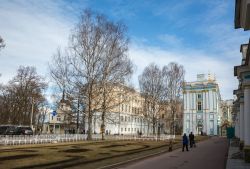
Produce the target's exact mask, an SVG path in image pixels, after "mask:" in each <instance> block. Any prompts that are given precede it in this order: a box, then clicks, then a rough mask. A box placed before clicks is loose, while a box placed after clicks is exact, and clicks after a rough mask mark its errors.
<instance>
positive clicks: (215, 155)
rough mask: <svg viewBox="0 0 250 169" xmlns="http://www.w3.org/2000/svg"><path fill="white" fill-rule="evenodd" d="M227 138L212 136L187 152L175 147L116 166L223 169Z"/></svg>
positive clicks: (125, 167)
mask: <svg viewBox="0 0 250 169" xmlns="http://www.w3.org/2000/svg"><path fill="white" fill-rule="evenodd" d="M227 150H228V145H227V140H226V138H222V137H213V138H211V139H209V140H206V141H204V142H200V143H198V144H197V147H196V148H192V149H190V151H189V152H186V151H185V152H182V151H181V149H177V150H175V151H173V152H170V153H165V154H162V155H159V156H156V157H152V158H149V159H145V160H141V161H138V162H134V163H130V164H127V165H124V166H120V167H116V168H119V169H152V168H154V169H177V168H178V169H194V168H197V169H225V165H226V163H225V161H226V158H227Z"/></svg>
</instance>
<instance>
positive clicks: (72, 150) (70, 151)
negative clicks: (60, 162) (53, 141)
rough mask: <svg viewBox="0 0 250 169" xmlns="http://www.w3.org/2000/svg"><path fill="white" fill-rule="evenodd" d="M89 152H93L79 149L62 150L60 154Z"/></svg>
mask: <svg viewBox="0 0 250 169" xmlns="http://www.w3.org/2000/svg"><path fill="white" fill-rule="evenodd" d="M87 151H92V150H90V149H84V148H79V149H67V150H61V151H58V152H64V153H82V152H87Z"/></svg>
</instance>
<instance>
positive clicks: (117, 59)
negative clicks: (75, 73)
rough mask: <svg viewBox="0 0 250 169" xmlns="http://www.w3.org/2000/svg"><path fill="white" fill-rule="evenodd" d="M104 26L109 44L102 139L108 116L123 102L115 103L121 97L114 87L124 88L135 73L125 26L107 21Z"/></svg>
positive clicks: (104, 65) (104, 63)
mask: <svg viewBox="0 0 250 169" xmlns="http://www.w3.org/2000/svg"><path fill="white" fill-rule="evenodd" d="M104 26H105V28H104V29H105V31H106V33H105V34H104V36H105V39H107V44H106V47H105V49H104V52H103V55H102V57H101V60H102V75H101V79H100V80H101V81H100V84H101V86H100V87H101V93H102V96H101V98H102V108H101V111H102V125H101V126H102V129H101V131H102V139H104V131H105V120H106V114H107V113H109V112H110V111H111V110H112V109H113V108H114V107H115V106H117V105H119V104H121V102H122V100H119V101H118V102H117V100H116V101H115V99H116V98H117V97H119V96H118V95H117V93H115V91H114V87H118V86H119V87H122V85H123V84H125V82H126V80H127V79H128V78H129V77H130V76H131V75H132V73H133V64H132V62H131V60H130V59H129V58H128V56H127V51H128V38H127V36H126V34H125V33H126V27H125V25H123V24H121V23H113V22H109V21H107V22H106V23H105V25H104ZM119 87H118V88H119ZM122 88H123V87H122Z"/></svg>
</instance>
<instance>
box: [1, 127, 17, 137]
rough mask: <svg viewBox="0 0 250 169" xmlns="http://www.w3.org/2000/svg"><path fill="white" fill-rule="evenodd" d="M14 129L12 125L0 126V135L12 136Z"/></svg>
mask: <svg viewBox="0 0 250 169" xmlns="http://www.w3.org/2000/svg"><path fill="white" fill-rule="evenodd" d="M15 130H16V127H15V126H13V125H3V126H0V135H14V133H15Z"/></svg>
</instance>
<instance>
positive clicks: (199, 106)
mask: <svg viewBox="0 0 250 169" xmlns="http://www.w3.org/2000/svg"><path fill="white" fill-rule="evenodd" d="M198 110H201V102H200V101H199V102H198Z"/></svg>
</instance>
